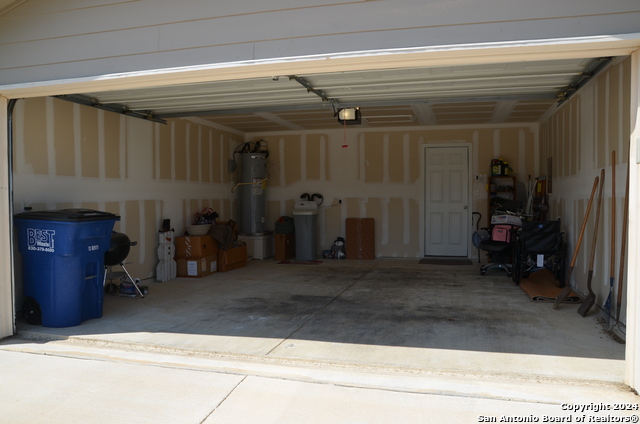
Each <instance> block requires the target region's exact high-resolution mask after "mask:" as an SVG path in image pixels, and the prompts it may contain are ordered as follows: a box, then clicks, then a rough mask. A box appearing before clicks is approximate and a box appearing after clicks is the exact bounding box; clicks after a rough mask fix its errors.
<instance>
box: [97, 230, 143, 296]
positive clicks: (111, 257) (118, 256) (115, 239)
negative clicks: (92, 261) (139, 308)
mask: <svg viewBox="0 0 640 424" xmlns="http://www.w3.org/2000/svg"><path fill="white" fill-rule="evenodd" d="M137 244H138V242H135V241H131V240H130V239H129V237H128V236H127V235H126V234H124V233H118V232H116V231H113V232H112V233H111V246H110V247H109V250H107V251H106V252H105V253H104V268H105V271H104V282H103V283H104V287H105V290H106V289H107V286H106V282H107V274H111V273H109V272H107V270H108V269H109V267H111V266H114V265H120V267H121V268H122V270H123V271H124V272H125V274H126V275H127V277H129V280H130V281H131V282H132V283H133V286H134V287H135V288H136V291H137V292H138V294H139V295H140V297H142V298H144V294H142V291H141V290H140V288H139V287H138V285H137V284H136V283H135V280H134V279H133V277H131V274H129V271H127V268H125V266H124V260H125V259H127V256H129V251H130V250H131V246H135V245H137Z"/></svg>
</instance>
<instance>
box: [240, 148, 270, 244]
mask: <svg viewBox="0 0 640 424" xmlns="http://www.w3.org/2000/svg"><path fill="white" fill-rule="evenodd" d="M266 159H267V155H266V153H257V152H256V153H242V154H240V160H241V165H240V166H241V170H242V180H241V182H242V185H241V186H240V187H239V188H240V232H241V233H242V234H262V233H263V232H264V222H265V198H264V189H265V186H266V164H267V162H266Z"/></svg>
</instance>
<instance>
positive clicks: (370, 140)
mask: <svg viewBox="0 0 640 424" xmlns="http://www.w3.org/2000/svg"><path fill="white" fill-rule="evenodd" d="M383 144H384V134H383V133H367V134H365V136H364V175H365V182H367V183H381V182H382V181H383V176H384V157H383V156H384V155H383Z"/></svg>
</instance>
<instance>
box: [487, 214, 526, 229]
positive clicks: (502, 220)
mask: <svg viewBox="0 0 640 424" xmlns="http://www.w3.org/2000/svg"><path fill="white" fill-rule="evenodd" d="M491 224H508V225H516V226H518V227H522V217H521V216H516V215H493V216H491Z"/></svg>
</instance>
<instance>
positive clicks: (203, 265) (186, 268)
mask: <svg viewBox="0 0 640 424" xmlns="http://www.w3.org/2000/svg"><path fill="white" fill-rule="evenodd" d="M217 261H218V255H217V254H215V255H210V256H207V257H204V258H177V259H176V264H177V267H178V277H191V278H200V277H206V276H207V275H211V274H213V273H214V272H216V271H217V270H218V262H217Z"/></svg>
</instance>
